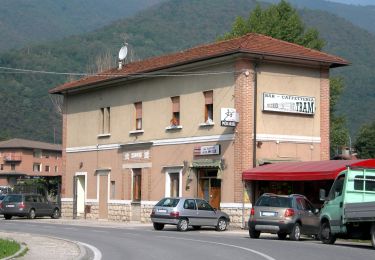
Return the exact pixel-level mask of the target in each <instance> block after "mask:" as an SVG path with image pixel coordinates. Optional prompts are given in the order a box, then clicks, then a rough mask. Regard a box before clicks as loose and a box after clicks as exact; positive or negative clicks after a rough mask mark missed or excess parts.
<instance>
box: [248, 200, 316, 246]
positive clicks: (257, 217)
mask: <svg viewBox="0 0 375 260" xmlns="http://www.w3.org/2000/svg"><path fill="white" fill-rule="evenodd" d="M248 224H249V235H250V237H251V238H259V236H260V234H261V233H262V232H264V233H273V234H277V235H278V237H279V239H285V238H286V236H287V235H289V238H290V239H291V240H300V236H301V234H304V235H313V236H317V234H318V233H319V210H318V209H316V208H315V207H314V206H313V205H312V204H311V203H310V201H309V200H308V199H306V197H305V196H303V195H299V194H292V195H276V194H269V193H265V194H263V195H262V196H260V197H259V199H258V200H257V202H256V203H255V206H254V207H253V208H252V209H251V212H250V218H249V223H248Z"/></svg>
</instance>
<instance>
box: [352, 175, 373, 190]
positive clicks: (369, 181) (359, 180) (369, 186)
mask: <svg viewBox="0 0 375 260" xmlns="http://www.w3.org/2000/svg"><path fill="white" fill-rule="evenodd" d="M363 187H364V188H365V191H375V176H366V178H363V176H362V175H356V176H355V177H354V190H360V191H362V190H363Z"/></svg>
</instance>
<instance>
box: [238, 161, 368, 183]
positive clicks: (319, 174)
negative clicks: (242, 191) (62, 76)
mask: <svg viewBox="0 0 375 260" xmlns="http://www.w3.org/2000/svg"><path fill="white" fill-rule="evenodd" d="M347 166H352V167H353V166H362V167H371V168H375V159H367V160H335V161H315V162H280V163H274V164H267V165H263V166H258V167H256V168H252V169H249V170H246V171H244V172H243V173H242V179H243V180H258V181H315V180H333V179H335V178H336V176H337V174H339V173H340V172H341V171H343V170H344V169H345V168H346V167H347Z"/></svg>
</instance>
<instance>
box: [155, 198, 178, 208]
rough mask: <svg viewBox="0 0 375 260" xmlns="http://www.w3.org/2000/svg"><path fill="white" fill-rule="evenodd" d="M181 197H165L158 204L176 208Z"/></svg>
mask: <svg viewBox="0 0 375 260" xmlns="http://www.w3.org/2000/svg"><path fill="white" fill-rule="evenodd" d="M179 201H180V199H172V198H164V199H162V200H161V201H159V202H158V203H157V204H156V206H159V207H167V208H174V207H176V206H177V204H178V202H179Z"/></svg>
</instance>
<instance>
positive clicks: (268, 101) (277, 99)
mask: <svg viewBox="0 0 375 260" xmlns="http://www.w3.org/2000/svg"><path fill="white" fill-rule="evenodd" d="M315 109H316V107H315V97H304V96H292V95H286V94H274V93H263V111H273V112H281V113H297V114H305V115H314V114H315Z"/></svg>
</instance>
